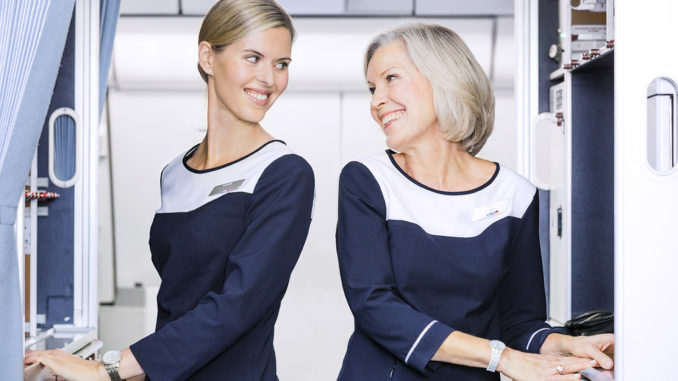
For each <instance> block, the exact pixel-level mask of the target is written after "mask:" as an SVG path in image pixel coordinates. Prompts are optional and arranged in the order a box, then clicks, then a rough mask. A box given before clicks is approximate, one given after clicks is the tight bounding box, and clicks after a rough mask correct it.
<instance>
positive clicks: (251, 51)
mask: <svg viewBox="0 0 678 381" xmlns="http://www.w3.org/2000/svg"><path fill="white" fill-rule="evenodd" d="M243 52H250V53H254V54H256V55H259V56H262V57H265V56H264V55H263V54H262V53H260V52H258V51H256V50H254V49H245V50H243Z"/></svg>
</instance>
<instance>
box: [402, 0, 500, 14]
mask: <svg viewBox="0 0 678 381" xmlns="http://www.w3.org/2000/svg"><path fill="white" fill-rule="evenodd" d="M415 13H416V14H417V15H418V16H477V15H504V16H506V15H513V0H473V1H450V0H417V4H416V9H415Z"/></svg>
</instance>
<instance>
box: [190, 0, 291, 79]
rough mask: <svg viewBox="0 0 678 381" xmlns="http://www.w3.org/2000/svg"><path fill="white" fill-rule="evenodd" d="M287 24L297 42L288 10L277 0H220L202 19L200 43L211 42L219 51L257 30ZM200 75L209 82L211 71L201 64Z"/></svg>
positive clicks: (285, 26) (213, 47)
mask: <svg viewBox="0 0 678 381" xmlns="http://www.w3.org/2000/svg"><path fill="white" fill-rule="evenodd" d="M277 27H283V28H286V29H287V30H289V31H290V37H291V39H292V40H293V41H294V34H295V31H294V25H292V19H291V18H290V16H289V15H288V14H287V12H285V10H284V9H283V8H282V7H281V6H280V5H278V4H277V3H276V2H275V1H273V0H220V1H218V2H216V3H215V4H214V5H213V6H212V8H210V10H209V11H208V12H207V14H206V15H205V18H204V19H203V20H202V26H201V27H200V34H198V42H199V43H200V42H202V41H207V42H209V43H210V45H212V49H214V50H215V51H217V52H219V51H221V50H222V49H223V48H225V47H226V46H227V45H229V44H231V43H233V42H235V41H237V40H239V39H241V38H243V37H247V36H249V35H251V34H253V33H256V32H259V31H262V30H265V29H269V28H277ZM198 71H199V72H200V76H201V77H202V79H203V80H204V81H205V83H207V74H206V73H205V72H204V71H203V70H202V68H201V67H200V64H198Z"/></svg>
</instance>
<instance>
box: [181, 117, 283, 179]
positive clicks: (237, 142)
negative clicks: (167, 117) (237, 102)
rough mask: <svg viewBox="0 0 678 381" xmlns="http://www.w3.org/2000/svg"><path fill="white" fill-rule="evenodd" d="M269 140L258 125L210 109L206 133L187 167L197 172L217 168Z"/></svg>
mask: <svg viewBox="0 0 678 381" xmlns="http://www.w3.org/2000/svg"><path fill="white" fill-rule="evenodd" d="M215 109H216V110H215ZM270 140H273V137H272V136H271V135H270V134H269V133H268V132H266V130H264V129H263V128H262V127H261V125H260V124H258V123H249V122H246V121H243V120H240V119H238V118H236V117H235V116H233V115H232V114H231V113H229V112H226V111H225V110H219V109H218V108H214V107H211V106H210V107H209V110H208V113H207V134H205V138H204V139H203V140H202V142H201V143H200V145H199V146H198V148H197V149H196V150H195V152H194V153H193V155H192V156H191V158H190V159H189V161H188V164H189V165H190V166H191V168H194V169H197V170H205V169H210V168H214V167H218V166H220V165H223V164H227V163H230V162H232V161H235V160H237V159H239V158H241V157H243V156H246V155H247V154H249V153H251V152H252V151H254V150H255V149H257V148H259V147H261V146H262V145H263V144H265V143H266V142H268V141H270Z"/></svg>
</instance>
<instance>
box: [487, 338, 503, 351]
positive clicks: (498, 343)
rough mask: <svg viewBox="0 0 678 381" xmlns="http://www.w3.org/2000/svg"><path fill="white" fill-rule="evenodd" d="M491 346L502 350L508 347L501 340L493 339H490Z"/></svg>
mask: <svg viewBox="0 0 678 381" xmlns="http://www.w3.org/2000/svg"><path fill="white" fill-rule="evenodd" d="M490 347H492V349H497V350H500V351H502V350H504V349H506V344H504V343H502V342H501V341H499V340H492V341H490Z"/></svg>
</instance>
